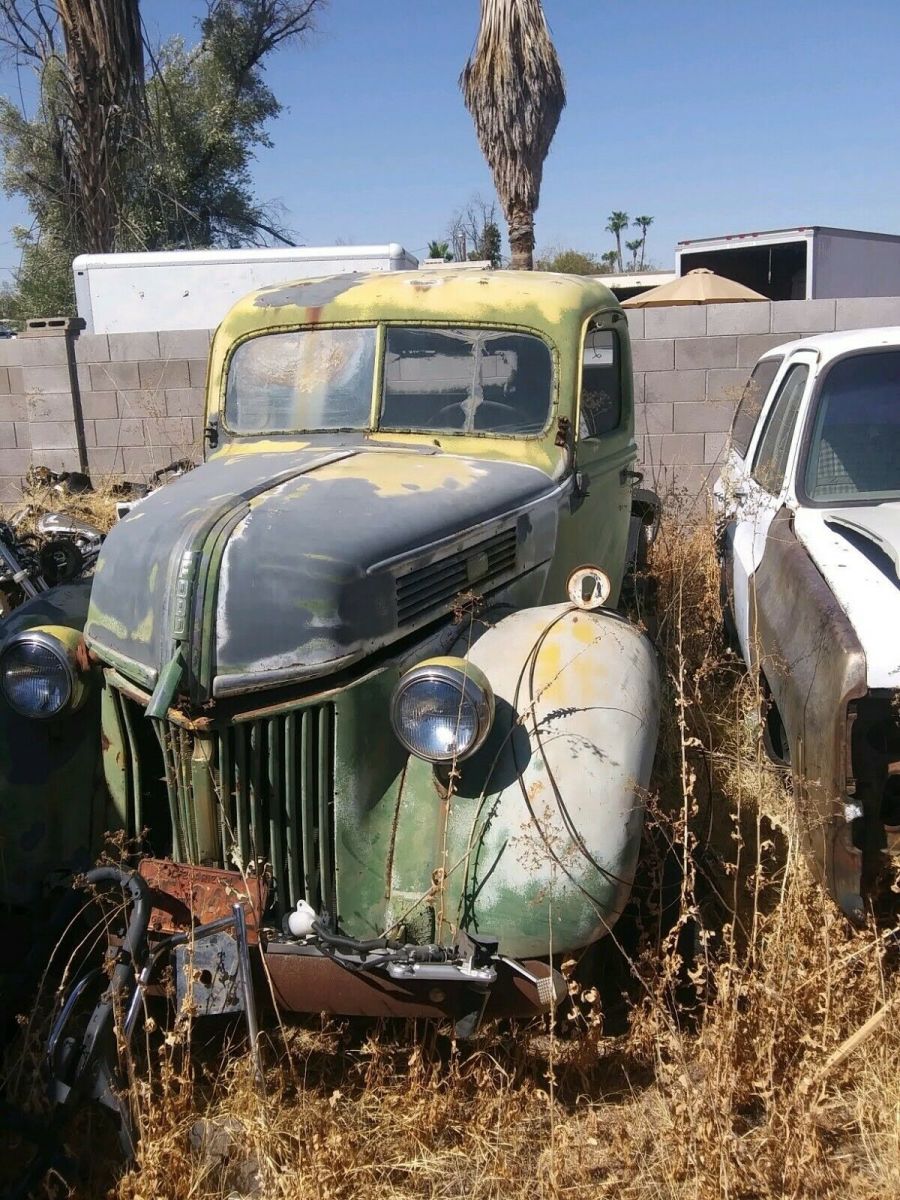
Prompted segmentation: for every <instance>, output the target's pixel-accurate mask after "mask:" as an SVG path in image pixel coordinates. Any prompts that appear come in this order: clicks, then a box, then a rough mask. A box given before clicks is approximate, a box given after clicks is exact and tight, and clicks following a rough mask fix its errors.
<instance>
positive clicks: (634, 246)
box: [625, 238, 644, 271]
mask: <svg viewBox="0 0 900 1200" xmlns="http://www.w3.org/2000/svg"><path fill="white" fill-rule="evenodd" d="M643 244H644V243H643V241H642V240H641V239H640V238H635V239H634V241H633V242H626V243H625V249H626V250H630V251H631V262H630V263H629V264H628V270H629V271H636V270H637V269H638V265H637V264H638V251H639V250H640V248H641V246H643Z"/></svg>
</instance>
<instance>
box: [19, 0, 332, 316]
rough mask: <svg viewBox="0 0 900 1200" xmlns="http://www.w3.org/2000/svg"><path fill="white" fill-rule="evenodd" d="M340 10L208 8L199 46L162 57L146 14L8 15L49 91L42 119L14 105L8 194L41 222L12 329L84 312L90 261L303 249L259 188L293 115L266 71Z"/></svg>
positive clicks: (53, 10) (273, 3)
mask: <svg viewBox="0 0 900 1200" xmlns="http://www.w3.org/2000/svg"><path fill="white" fill-rule="evenodd" d="M325 2H326V0H209V3H208V7H207V14H206V17H205V18H204V19H203V21H202V22H201V25H200V33H201V40H200V41H199V43H198V44H197V45H195V46H193V47H191V48H188V47H186V46H185V44H184V42H183V41H182V40H180V39H174V40H173V41H171V42H169V43H167V44H166V45H165V46H164V47H163V48H162V50H161V51H160V52H159V53H158V54H155V53H154V52H153V51H152V49H150V48H148V47H146V46H143V45H142V43H141V39H140V34H139V30H140V25H139V17H138V0H56V2H55V4H54V3H51V0H37V2H35V0H27V3H26V2H25V0H0V44H5V45H6V47H7V48H8V49H11V50H13V51H14V52H15V55H16V59H17V61H18V62H19V63H27V64H30V65H31V66H32V67H33V68H34V69H35V71H36V73H37V76H38V84H39V98H38V102H37V104H36V105H35V107H34V109H33V110H32V111H30V112H23V111H21V110H20V109H18V108H17V107H16V106H15V105H14V104H13V103H12V102H11V101H10V100H8V99H3V100H0V151H2V153H3V159H4V163H3V171H2V185H3V187H4V190H5V191H6V192H7V194H11V195H19V196H21V197H23V198H24V199H25V201H26V202H27V204H28V207H29V209H30V212H31V216H32V223H31V226H30V227H29V228H28V229H20V230H17V231H16V234H17V238H18V241H19V243H20V246H21V249H22V260H21V265H20V269H19V272H18V276H17V280H16V287H15V289H14V291H13V292H12V293H8V294H7V295H6V296H5V297H4V309H5V311H4V313H3V315H11V316H15V317H17V318H19V319H23V318H25V317H27V316H35V315H44V316H46V315H50V314H55V313H65V312H69V311H72V310H73V305H74V298H73V296H72V280H71V260H72V258H73V257H74V256H75V255H76V254H79V253H83V252H89V251H94V250H103V251H105V250H157V249H170V248H182V247H203V246H238V245H248V244H257V245H259V244H267V243H270V242H272V241H278V240H280V241H285V242H289V241H290V237H289V234H288V231H286V230H285V229H283V228H282V225H281V222H280V220H279V218H278V214H277V211H275V210H273V209H272V208H271V207H269V206H266V205H264V204H261V203H260V202H259V201H258V200H257V199H256V197H255V196H254V194H253V188H252V185H251V180H250V166H251V163H252V159H253V156H254V153H255V152H256V150H257V149H258V148H259V147H266V146H269V145H270V144H271V143H270V141H269V139H268V135H267V133H266V126H267V123H268V121H269V120H270V119H271V118H272V117H274V116H277V114H278V113H279V112H280V111H281V105H280V104H279V102H278V100H277V98H276V97H275V95H274V93H273V92H272V91H271V89H270V88H269V86H268V85H267V83H266V82H265V79H264V75H263V70H264V66H265V62H266V59H267V57H268V56H269V55H270V54H271V53H272V51H273V50H275V49H276V48H277V47H279V46H282V45H288V44H292V43H299V42H301V41H302V40H303V39H304V37H305V36H306V35H307V34H308V32H309V31H310V30H311V29H312V28H313V25H314V19H315V16H316V15H317V11H316V10H317V9H320V8H321V7H322V6H323V5H324V3H325ZM145 62H146V64H147V67H146V69H145ZM112 64H117V65H115V66H113V65H112ZM82 110H84V114H85V115H84V116H83V117H81V116H79V115H78V114H79V112H81V111H82Z"/></svg>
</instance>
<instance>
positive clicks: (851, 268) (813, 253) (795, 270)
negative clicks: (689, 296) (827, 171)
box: [675, 225, 900, 300]
mask: <svg viewBox="0 0 900 1200" xmlns="http://www.w3.org/2000/svg"><path fill="white" fill-rule="evenodd" d="M695 267H709V269H710V270H712V271H715V272H716V273H717V274H718V275H724V276H726V278H728V279H733V280H735V281H736V282H737V283H743V284H744V285H745V286H746V287H750V288H753V290H754V291H756V292H761V293H762V295H764V296H767V297H768V298H769V299H770V300H818V299H829V300H831V299H834V298H835V297H836V296H900V236H898V235H896V234H890V233H864V232H862V231H861V230H857V229H832V228H831V227H829V226H827V225H808V226H801V227H799V228H797V229H770V230H766V231H765V232H762V233H735V234H731V235H729V236H727V237H717V238H699V239H694V240H691V241H683V242H679V243H678V245H677V247H676V249H675V271H676V273H677V274H678V275H679V276H680V275H686V274H687V273H688V271H692V270H694V268H695Z"/></svg>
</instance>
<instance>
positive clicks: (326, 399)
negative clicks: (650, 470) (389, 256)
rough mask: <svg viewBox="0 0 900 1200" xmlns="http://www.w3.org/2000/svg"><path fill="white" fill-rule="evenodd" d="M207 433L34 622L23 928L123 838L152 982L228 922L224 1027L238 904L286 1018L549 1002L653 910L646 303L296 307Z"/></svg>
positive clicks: (238, 370) (3, 664)
mask: <svg viewBox="0 0 900 1200" xmlns="http://www.w3.org/2000/svg"><path fill="white" fill-rule="evenodd" d="M206 441H207V444H208V449H207V451H206V461H205V462H204V463H203V465H201V466H200V467H199V468H197V469H196V470H194V471H192V472H190V473H189V474H187V475H185V476H184V477H183V478H181V479H179V480H177V481H175V482H174V483H172V484H170V485H169V486H167V487H165V488H162V489H161V490H159V491H158V492H156V493H154V494H152V495H150V496H149V497H147V498H146V499H145V500H143V501H141V502H140V503H138V504H137V505H135V507H134V508H133V509H132V510H131V512H130V513H129V514H128V515H127V516H125V518H124V519H123V520H121V521H120V523H119V524H118V525H117V526H115V527H114V528H113V530H112V532H111V533H110V534H109V536H108V538H107V540H106V542H105V544H104V546H103V549H102V552H101V555H100V558H99V561H98V563H97V567H96V571H95V574H94V576H93V579H92V580H89V581H87V582H85V583H83V584H74V585H68V586H65V587H60V588H58V589H57V590H55V591H51V592H49V593H46V594H45V595H43V596H41V597H40V598H39V599H38V600H37V601H35V602H33V603H32V604H30V605H25V606H23V607H22V608H21V609H19V610H17V611H16V612H15V613H14V614H13V616H12V617H10V618H9V620H8V621H7V622H6V624H5V626H4V629H3V642H2V647H0V693H2V714H0V723H2V742H0V745H2V751H0V753H2V760H0V771H2V783H0V814H2V830H3V835H2V836H3V841H2V872H0V887H2V891H3V899H4V902H5V904H6V906H7V912H9V911H10V908H9V906H13V909H14V911H17V912H20V913H21V912H25V911H27V910H28V909H29V908H30V907H33V906H36V905H37V904H38V903H39V902H40V900H41V897H42V895H44V894H46V892H47V890H48V889H49V888H50V886H51V885H52V884H53V882H54V881H55V880H57V879H58V878H59V877H60V875H61V873H64V872H65V871H66V870H68V871H70V872H71V871H73V870H80V869H83V868H85V867H86V866H88V865H89V864H90V863H91V862H92V861H93V860H94V858H95V856H96V854H97V852H98V850H100V849H101V846H102V840H103V835H104V832H105V831H108V830H119V831H121V833H120V840H121V841H122V842H123V846H124V849H125V851H126V852H127V853H126V858H125V860H124V861H125V864H126V866H127V867H128V869H129V871H131V870H133V871H134V875H131V874H127V873H126V874H127V878H128V879H129V880H130V881H131V883H130V886H131V887H132V894H134V895H137V896H138V900H140V901H141V905H143V908H142V916H141V920H142V922H143V927H142V929H141V931H140V933H141V937H140V938H139V939H137V941H136V940H135V938H134V937H132V941H131V943H129V944H130V945H132V948H133V949H134V947H135V946H137V945H138V942H140V945H141V947H143V949H142V950H141V953H140V954H137V952H135V960H136V961H135V962H134V970H135V971H136V970H137V969H138V967H139V966H140V963H141V961H142V958H141V956H142V955H143V960H144V961H147V962H149V957H148V956H150V955H151V951H152V948H153V946H154V944H155V939H157V940H158V939H160V938H163V937H166V936H169V937H171V936H172V935H173V934H178V932H179V931H181V934H185V933H186V934H188V935H196V936H197V937H198V939H200V938H201V936H202V935H201V933H199V932H198V929H205V928H206V926H207V925H210V924H212V925H213V926H215V929H216V932H215V937H216V939H217V940H216V947H217V949H216V957H215V963H216V964H217V965H216V967H215V969H214V970H213V969H211V970H210V971H203V970H200V971H198V970H194V971H193V973H190V972H188V973H187V974H189V975H190V980H191V986H192V987H193V988H194V990H195V998H196V997H199V1000H198V1001H197V1002H198V1004H199V1007H200V1010H201V1011H219V1010H223V1009H227V1008H228V1007H229V1006H231V1007H234V1006H239V1004H240V998H239V997H238V999H237V1000H235V991H234V988H231V990H229V988H228V987H227V986H222V987H220V986H217V983H216V981H215V980H214V979H213V978H212V975H214V974H215V971H216V970H223V971H224V972H225V974H226V975H227V973H228V971H229V970H230V969H231V968H229V967H228V965H227V964H228V962H232V958H229V953H226V952H224V951H223V950H222V946H223V945H225V946H228V945H230V938H231V935H230V934H229V933H228V932H227V931H225V932H222V928H221V927H222V926H223V925H227V922H228V919H229V913H230V912H231V911H232V909H233V906H234V903H235V902H236V901H237V902H238V903H242V904H243V905H244V910H245V918H246V925H247V933H246V937H247V939H248V941H249V944H250V946H251V949H252V951H253V954H252V959H253V963H254V968H253V969H254V970H257V971H259V972H260V974H261V971H260V968H261V964H262V961H263V959H264V960H265V968H266V971H265V973H266V976H267V977H268V979H269V981H270V985H271V992H272V994H273V995H274V998H275V1000H276V1002H277V1003H278V1004H279V1005H280V1006H281V1007H282V1008H283V1009H284V1010H287V1011H320V1010H328V1011H332V1012H339V1013H361V1014H374V1015H426V1016H429V1015H430V1016H436V1017H437V1016H442V1015H444V1016H450V1017H451V1018H454V1019H456V1020H457V1021H462V1022H463V1023H465V1022H466V1021H468V1023H469V1025H470V1026H471V1025H472V1024H473V1023H477V1020H480V1019H481V1017H482V1016H483V1015H485V1014H487V1015H490V1014H498V1013H514V1012H535V1011H542V1010H544V1009H546V1008H547V1007H549V1006H550V1005H551V1004H552V1003H553V1002H554V999H555V998H559V997H560V996H561V995H562V994H564V986H563V984H562V980H561V978H560V976H559V974H558V972H557V970H556V969H555V966H554V964H555V963H558V959H559V956H560V955H562V954H569V953H571V952H573V951H577V950H578V949H579V948H582V947H585V946H588V945H590V944H591V943H593V942H595V941H597V940H598V939H600V938H602V937H603V936H604V934H605V933H606V932H607V931H608V930H609V929H610V927H611V926H612V925H613V923H614V922H615V921H616V919H617V917H618V916H619V914H620V913H621V911H622V908H623V906H624V904H625V902H626V899H627V897H628V894H629V890H630V887H631V883H632V879H633V875H634V871H635V865H636V860H637V857H638V850H639V845H640V840H641V828H642V817H643V795H644V789H645V788H646V786H647V783H648V779H649V775H650V769H651V765H652V761H653V755H654V750H655V744H656V736H657V723H658V703H659V700H658V690H659V682H658V675H657V664H656V660H655V655H654V652H653V649H652V647H651V644H650V642H649V641H648V640H647V639H646V638H645V637H644V636H643V635H642V634H641V633H640V632H639V631H638V629H637V628H635V627H634V626H633V625H632V624H630V623H629V622H628V621H627V620H626V619H625V618H624V617H623V616H622V615H620V614H619V613H618V612H617V611H615V605H616V603H617V601H618V598H619V592H620V588H621V585H622V580H623V572H624V570H625V565H626V557H627V555H628V553H629V535H630V533H631V534H632V535H633V534H634V533H635V532H636V531H637V530H639V529H640V528H641V524H642V522H643V521H646V520H647V519H648V517H649V516H650V515H651V509H652V501H651V500H649V499H648V498H647V497H646V495H643V496H642V497H638V498H637V499H636V498H635V482H636V481H637V480H638V479H639V477H638V476H637V475H636V473H635V471H634V470H633V464H634V460H635V456H636V446H635V440H634V412H633V400H632V375H631V357H630V349H629V340H628V330H627V324H626V320H625V317H624V314H623V313H622V311H621V310H620V308H619V305H618V304H617V302H616V300H615V299H614V297H613V296H612V295H611V293H610V292H609V291H607V289H606V288H604V287H603V286H601V285H600V284H599V283H597V282H594V281H591V280H586V279H581V278H577V277H574V276H562V275H552V274H541V273H530V272H512V271H496V272H491V271H482V270H474V269H473V270H452V269H445V270H438V269H435V270H432V271H429V270H422V271H414V272H399V273H394V274H377V275H342V276H338V277H334V278H328V279H321V280H312V281H309V280H307V281H303V282H299V283H296V284H290V285H285V286H277V287H269V288H265V289H263V290H261V291H258V292H256V293H254V294H252V295H250V296H248V297H246V298H245V299H244V300H242V301H241V302H240V303H239V304H237V305H236V306H235V307H234V308H233V309H232V311H231V312H230V313H229V314H228V316H227V317H226V318H225V320H224V321H223V322H222V324H221V326H220V327H219V329H218V331H217V332H216V335H215V338H214V340H213V343H212V350H211V355H210V363H209V375H208V396H207V413H206ZM128 854H130V855H132V857H131V858H130V859H129V858H128V857H127V855H128ZM124 878H125V876H124V875H123V879H124ZM134 879H138V880H139V881H140V883H138V884H135V883H134ZM135 887H136V888H137V889H138V891H135V890H134V889H135ZM138 893H139V895H138ZM144 901H146V904H144ZM217 923H218V924H217ZM177 940H178V939H177V938H176V941H177ZM184 941H185V938H184V937H183V936H182V937H181V939H180V943H179V947H178V949H179V954H180V955H182V957H183V955H184V953H185V948H184V945H183V943H184ZM197 953H198V954H199V953H200V941H199V940H198V942H197ZM176 963H177V965H179V966H181V967H183V966H184V962H183V961H182V959H181V958H178V956H176ZM223 964H224V965H223ZM233 969H234V971H235V972H236V971H237V970H238V967H237V966H234V968H233ZM183 973H184V972H183ZM148 981H150V972H149V969H148V970H147V971H145V974H144V976H143V979H142V985H143V984H147V985H148V986H149V982H148Z"/></svg>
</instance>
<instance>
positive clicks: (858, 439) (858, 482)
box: [804, 350, 900, 505]
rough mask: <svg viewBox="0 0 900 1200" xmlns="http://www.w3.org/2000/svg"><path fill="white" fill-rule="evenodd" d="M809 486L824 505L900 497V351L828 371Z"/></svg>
mask: <svg viewBox="0 0 900 1200" xmlns="http://www.w3.org/2000/svg"><path fill="white" fill-rule="evenodd" d="M804 483H805V489H806V494H807V495H808V496H809V498H810V499H811V500H813V501H814V502H816V503H818V504H827V503H833V504H836V505H840V504H848V503H853V502H855V501H861V500H867V501H875V500H889V499H895V498H896V497H897V496H900V350H879V351H877V352H875V353H871V352H870V353H867V354H855V355H852V356H850V357H848V358H844V359H841V360H840V361H839V362H837V363H835V365H834V366H833V367H832V368H831V369H830V371H828V373H827V375H826V376H825V378H824V379H823V381H822V385H821V390H820V392H819V400H818V405H817V408H816V415H815V423H814V425H813V433H812V438H811V439H810V446H809V453H808V455H807V460H806V474H805V480H804Z"/></svg>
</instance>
